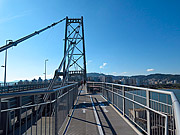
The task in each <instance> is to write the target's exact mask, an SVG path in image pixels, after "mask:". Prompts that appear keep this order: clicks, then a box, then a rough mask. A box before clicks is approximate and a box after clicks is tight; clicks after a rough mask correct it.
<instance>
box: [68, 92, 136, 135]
mask: <svg viewBox="0 0 180 135" xmlns="http://www.w3.org/2000/svg"><path fill="white" fill-rule="evenodd" d="M69 117H70V121H69V124H67V127H66V129H65V134H67V135H136V134H137V133H136V132H135V131H134V130H133V128H131V126H129V124H127V123H126V122H125V121H124V120H123V118H122V117H121V116H120V115H119V114H118V113H117V111H115V110H114V108H112V106H111V105H110V104H109V103H108V102H107V101H106V100H105V99H104V98H103V97H102V96H101V95H91V94H87V93H81V94H80V96H79V97H78V99H77V104H76V105H75V106H74V112H73V113H72V115H71V116H69Z"/></svg>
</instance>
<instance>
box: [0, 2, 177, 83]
mask: <svg viewBox="0 0 180 135" xmlns="http://www.w3.org/2000/svg"><path fill="white" fill-rule="evenodd" d="M179 7H180V1H178V0H174V1H169V0H158V1H157V0H146V1H143V0H111V1H110V0H98V1H97V0H68V1H66V0H61V1H60V0H51V1H44V0H13V1H12V0H0V46H2V45H4V44H5V40H6V39H12V40H16V39H18V38H21V37H23V36H25V35H27V34H30V33H32V32H34V31H36V30H39V29H41V28H43V27H45V26H47V25H49V24H51V23H53V22H56V21H58V20H60V19H62V18H64V17H65V16H69V17H80V16H84V23H85V43H86V57H87V70H88V72H103V73H106V74H114V75H139V74H151V73H172V74H180V70H179V69H180V68H179V67H180V61H179V58H180V53H179V50H180V45H179V44H180V8H179ZM64 28H65V22H63V23H61V24H59V25H58V26H55V27H54V28H52V29H50V30H47V31H46V32H44V33H42V34H40V35H38V36H36V37H33V38H31V39H29V40H27V41H25V42H23V43H21V44H19V45H18V46H17V47H13V48H11V49H8V63H7V81H13V80H19V79H33V78H34V77H36V78H37V77H38V76H43V72H44V60H45V59H49V61H48V63H47V74H48V77H49V78H50V77H51V76H52V74H53V73H54V70H55V69H56V68H57V67H58V65H59V63H60V61H61V59H62V56H63V45H64V44H63V38H64ZM0 65H4V52H1V53H0ZM3 77H4V69H3V68H0V81H3Z"/></svg>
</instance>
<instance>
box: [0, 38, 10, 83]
mask: <svg viewBox="0 0 180 135" xmlns="http://www.w3.org/2000/svg"><path fill="white" fill-rule="evenodd" d="M10 41H11V42H12V40H6V45H7V44H8V42H10ZM1 67H4V86H6V67H7V49H6V52H5V64H4V66H1Z"/></svg>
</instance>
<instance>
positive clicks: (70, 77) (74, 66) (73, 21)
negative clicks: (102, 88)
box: [63, 17, 87, 82]
mask: <svg viewBox="0 0 180 135" xmlns="http://www.w3.org/2000/svg"><path fill="white" fill-rule="evenodd" d="M72 45H74V49H72V50H71V51H68V49H69V47H70V46H72ZM66 53H67V55H66ZM64 57H65V61H64V64H63V79H65V80H66V81H84V82H86V78H87V76H86V56H85V41H84V25H83V17H81V18H68V17H66V27H65V39H64ZM67 67H68V68H67ZM67 69H68V71H67Z"/></svg>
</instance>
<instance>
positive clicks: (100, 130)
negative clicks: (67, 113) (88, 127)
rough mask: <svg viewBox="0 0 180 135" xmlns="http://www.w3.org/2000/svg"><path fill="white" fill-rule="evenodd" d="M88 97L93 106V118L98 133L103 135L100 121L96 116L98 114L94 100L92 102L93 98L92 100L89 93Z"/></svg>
mask: <svg viewBox="0 0 180 135" xmlns="http://www.w3.org/2000/svg"><path fill="white" fill-rule="evenodd" d="M90 99H91V103H92V107H93V111H94V116H95V119H96V123H97V126H98V131H99V134H100V135H104V133H103V130H102V127H101V124H100V121H99V118H98V115H97V112H96V109H95V107H94V102H93V100H92V97H91V95H90Z"/></svg>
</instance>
